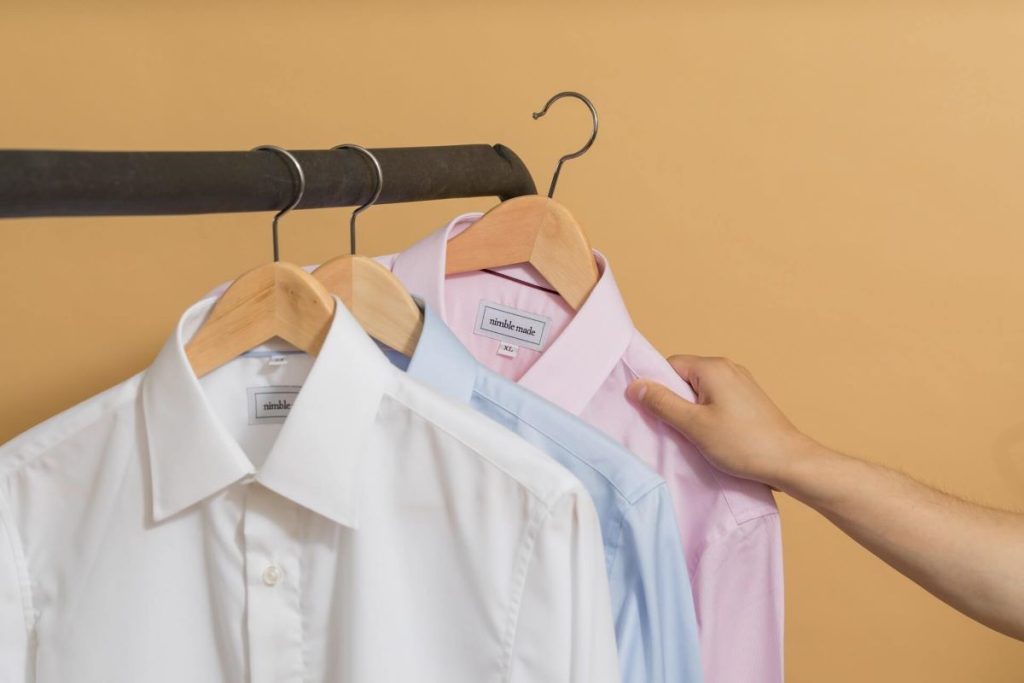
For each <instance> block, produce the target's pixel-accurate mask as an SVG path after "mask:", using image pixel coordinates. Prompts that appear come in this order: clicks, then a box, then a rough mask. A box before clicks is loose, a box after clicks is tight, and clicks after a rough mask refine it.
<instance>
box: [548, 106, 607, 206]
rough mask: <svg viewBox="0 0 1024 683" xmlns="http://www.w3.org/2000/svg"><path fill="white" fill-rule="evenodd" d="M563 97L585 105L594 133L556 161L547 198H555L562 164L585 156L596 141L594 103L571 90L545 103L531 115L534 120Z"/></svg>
mask: <svg viewBox="0 0 1024 683" xmlns="http://www.w3.org/2000/svg"><path fill="white" fill-rule="evenodd" d="M563 97H575V98H576V99H577V100H580V101H581V102H583V104H585V105H587V109H589V110H590V116H591V117H592V118H593V119H594V132H593V133H591V134H590V139H589V140H587V144H585V145H583V146H582V147H580V148H579V149H578V150H577V151H575V152H573V153H572V154H566V155H565V156H564V157H562V158H561V159H559V160H558V166H555V174H554V175H553V176H551V187H549V188H548V197H554V196H555V185H557V184H558V176H559V175H560V174H561V173H562V164H564V163H565V162H567V161H569V160H570V159H575V158H577V157H581V156H583V155H584V154H586V153H587V150H589V149H590V147H591V145H593V144H594V140H596V139H597V107H595V106H594V103H593V102H591V101H590V99H589V98H588V97H587V96H586V95H583V94H581V93H578V92H574V91H572V90H566V91H565V92H560V93H558V94H557V95H555V96H554V97H552V98H551V99H550V100H548V101H547V103H546V104H545V105H544V108H543V109H541V110H540V111H535V112H534V113H533V118H534V120H536V119H539V118H540V117H542V116H544V115H545V114H547V113H548V109H549V108H550V107H551V105H552V104H554V103H555V102H557V101H558V100H560V99H562V98H563Z"/></svg>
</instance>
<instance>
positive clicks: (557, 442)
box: [473, 390, 664, 505]
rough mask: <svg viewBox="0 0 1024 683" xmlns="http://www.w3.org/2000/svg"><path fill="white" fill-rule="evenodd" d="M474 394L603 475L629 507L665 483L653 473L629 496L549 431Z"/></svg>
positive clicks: (477, 393) (492, 400) (478, 394)
mask: <svg viewBox="0 0 1024 683" xmlns="http://www.w3.org/2000/svg"><path fill="white" fill-rule="evenodd" d="M473 393H474V394H476V395H477V396H479V397H480V398H481V399H483V400H485V401H487V402H488V403H490V404H491V405H493V406H494V407H496V408H497V409H499V410H501V411H503V412H505V413H507V414H509V415H511V416H512V417H514V418H515V419H517V420H519V421H520V422H522V423H523V424H525V425H527V426H529V427H530V428H531V429H534V430H536V431H537V432H539V433H540V434H543V435H544V436H545V437H546V438H547V439H549V440H550V441H552V442H553V443H554V444H555V445H557V446H558V447H559V448H561V449H562V450H564V451H565V452H566V453H568V454H569V455H571V456H572V457H573V458H574V459H575V460H578V461H579V462H580V463H582V464H583V465H585V466H586V467H588V468H589V469H591V470H593V471H594V472H597V473H598V474H600V475H601V478H603V479H604V480H605V481H607V482H608V484H609V485H610V486H611V487H612V488H613V489H615V493H616V495H618V496H619V497H620V498H621V499H622V500H623V501H625V502H626V503H628V504H629V505H632V504H633V503H634V502H635V501H636V500H637V499H638V498H642V497H643V496H644V495H646V494H647V492H648V491H649V490H650V489H651V488H655V487H657V486H658V485H659V484H662V483H664V482H663V480H662V479H661V477H659V476H658V475H657V473H654V472H652V473H651V474H652V479H653V480H654V481H652V482H651V484H650V486H649V487H648V488H647V489H643V488H642V489H640V490H641V493H634V494H632V495H629V494H627V493H626V492H625V491H623V490H622V489H621V488H619V487H618V485H616V483H615V482H614V481H612V480H611V478H609V477H608V475H606V474H605V473H604V472H602V471H601V470H599V469H597V468H596V467H594V465H592V464H591V463H589V462H587V461H586V460H584V459H583V458H581V457H580V456H579V455H577V454H576V452H575V451H574V450H573V449H571V448H569V447H568V446H566V445H565V444H564V443H562V441H561V440H560V439H558V438H557V437H554V436H552V435H551V434H550V433H548V431H547V430H545V429H541V428H540V427H538V426H537V425H536V424H535V423H534V422H532V421H530V420H529V419H528V418H526V417H523V416H522V415H520V414H518V413H513V412H512V411H511V410H509V409H507V408H505V407H504V406H503V405H501V404H500V403H498V402H497V401H495V400H494V399H492V398H491V397H490V396H486V395H485V394H482V393H480V392H478V391H476V390H474V391H473ZM591 428H592V429H595V428H594V427H591ZM614 445H615V447H617V448H621V449H622V450H623V452H625V453H627V454H629V456H630V457H634V458H635V457H636V456H634V455H632V454H631V453H629V452H628V451H627V450H626V449H625V447H623V446H620V445H619V444H614ZM640 464H642V463H640ZM644 467H646V465H645V466H644Z"/></svg>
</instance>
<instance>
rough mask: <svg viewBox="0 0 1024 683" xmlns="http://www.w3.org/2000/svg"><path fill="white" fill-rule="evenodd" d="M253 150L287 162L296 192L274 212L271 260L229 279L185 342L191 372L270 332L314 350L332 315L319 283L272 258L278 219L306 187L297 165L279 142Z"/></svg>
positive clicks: (200, 372)
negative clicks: (273, 154) (296, 184)
mask: <svg viewBox="0 0 1024 683" xmlns="http://www.w3.org/2000/svg"><path fill="white" fill-rule="evenodd" d="M256 150H270V151H274V152H277V153H278V154H281V155H282V156H284V157H285V158H287V159H288V160H289V161H291V163H292V165H293V167H294V170H295V171H296V172H297V175H298V179H299V188H298V192H297V193H296V196H295V199H294V200H293V201H292V203H291V204H289V205H288V206H287V207H285V208H284V209H282V210H281V211H278V212H277V214H275V215H274V220H273V239H274V260H273V262H271V263H267V264H264V265H262V266H257V267H256V268H253V269H252V270H250V271H248V272H246V273H244V274H243V275H242V276H241V277H239V278H238V279H236V280H235V281H234V282H232V283H231V285H230V286H229V287H228V288H227V290H226V291H225V292H224V293H223V294H222V295H221V296H220V298H219V299H217V302H216V303H215V304H214V306H213V310H211V311H210V314H209V316H207V318H206V320H205V321H204V322H203V324H202V325H201V326H200V327H199V329H198V330H197V331H196V333H195V335H194V336H193V337H192V339H191V340H190V341H189V343H188V345H187V346H186V347H185V353H186V355H187V357H188V360H189V363H190V364H191V366H192V370H193V372H195V374H196V376H197V377H202V376H203V375H205V374H207V373H208V372H210V371H211V370H214V369H216V368H218V367H220V366H222V365H224V364H225V363H227V362H228V361H230V360H233V359H234V358H237V357H238V356H240V355H241V354H243V353H245V352H246V351H248V350H250V349H252V348H254V347H256V346H259V345H260V344H263V343H265V342H267V341H269V340H270V339H273V338H274V337H280V338H281V339H284V340H285V341H287V342H288V343H289V344H291V345H292V346H295V347H296V348H298V349H301V350H302V351H305V352H306V353H308V354H311V355H316V354H317V353H318V352H319V351H320V347H321V346H322V345H323V342H324V339H325V338H326V336H327V332H328V330H329V329H330V325H331V320H333V318H334V308H335V304H334V299H333V298H332V297H331V295H330V293H329V292H328V291H327V290H326V289H325V288H324V286H323V285H322V284H320V282H318V281H317V280H316V279H314V278H313V277H312V276H311V275H310V274H309V273H307V272H306V271H304V270H302V269H301V268H299V267H298V266H296V265H294V264H291V263H281V262H280V261H279V260H278V259H279V257H280V254H279V249H278V239H277V226H278V221H279V220H280V218H281V216H283V215H285V214H286V213H288V212H289V211H291V210H292V209H293V208H295V207H296V206H297V205H298V203H299V202H300V201H301V200H302V195H303V193H304V191H305V189H306V178H305V175H304V174H303V172H302V166H300V165H299V162H298V160H297V159H296V158H295V157H294V156H292V154H291V153H289V152H288V151H287V150H284V149H282V148H280V147H276V146H273V145H264V146H261V147H257V148H256ZM256 150H253V151H256Z"/></svg>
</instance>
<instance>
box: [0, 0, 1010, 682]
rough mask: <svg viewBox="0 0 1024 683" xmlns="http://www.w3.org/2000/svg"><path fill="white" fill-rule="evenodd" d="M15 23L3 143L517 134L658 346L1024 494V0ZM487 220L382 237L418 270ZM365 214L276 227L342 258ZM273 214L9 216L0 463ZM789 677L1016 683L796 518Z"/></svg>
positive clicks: (0, 257)
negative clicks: (444, 238) (351, 219)
mask: <svg viewBox="0 0 1024 683" xmlns="http://www.w3.org/2000/svg"><path fill="white" fill-rule="evenodd" d="M91 4H92V6H89V7H87V6H86V4H84V3H72V2H60V3H38V2H37V3H30V2H24V3H12V2H10V1H9V0H5V1H4V2H2V3H0V74H2V96H0V100H2V106H0V147H49V148H94V149H182V150H183V149H246V148H249V147H252V146H254V145H257V144H262V143H276V144H279V145H283V146H286V147H292V148H300V149H303V148H326V147H329V146H331V145H334V144H338V143H341V142H359V143H362V144H365V145H369V146H400V145H427V144H447V143H468V142H503V143H505V144H508V145H510V146H511V147H513V149H515V150H517V151H518V152H519V153H520V154H521V155H522V156H523V158H524V160H525V161H526V162H527V163H528V164H529V165H530V167H531V168H532V169H533V171H534V173H535V176H536V178H537V180H538V185H541V186H546V185H547V180H548V177H549V173H550V170H551V167H552V165H553V162H554V161H555V159H556V158H557V157H558V156H559V154H561V153H563V152H564V151H568V150H570V149H573V148H575V147H576V146H577V144H579V142H581V141H582V140H583V139H585V136H586V134H587V125H588V123H587V117H586V115H585V113H584V111H583V109H582V107H578V106H577V105H576V104H572V103H565V102H563V103H559V106H558V107H557V108H556V110H555V111H553V112H552V114H551V115H549V116H548V117H547V118H545V119H543V120H542V121H539V122H534V121H532V120H531V119H530V116H529V114H530V112H531V111H533V110H534V109H535V108H536V107H539V106H540V105H541V104H542V103H543V102H544V100H545V99H546V98H547V97H548V96H549V95H551V94H553V93H555V92H557V91H558V90H561V89H566V88H575V89H579V90H582V91H583V92H585V93H587V94H589V95H590V96H591V97H592V98H593V99H594V100H595V101H596V103H597V104H598V106H599V107H600V111H601V116H602V124H603V130H602V135H601V137H600V139H599V140H598V143H597V145H596V146H595V147H594V148H593V150H592V152H591V153H590V155H589V156H587V157H585V158H584V159H582V160H580V161H577V162H574V163H572V164H571V165H569V166H567V168H566V171H565V174H564V176H563V181H562V184H561V186H560V191H559V193H558V198H559V199H560V200H561V201H562V202H563V203H565V204H566V205H568V206H569V207H570V208H571V209H572V210H573V211H574V213H575V214H576V215H577V217H578V218H579V219H580V221H581V222H582V223H583V225H585V226H586V228H587V230H588V232H589V234H590V235H591V237H592V239H593V241H594V243H595V244H596V245H597V246H598V247H599V248H601V249H602V250H604V251H605V252H606V253H607V254H608V255H609V256H610V258H611V260H612V263H613V265H614V267H615V269H616V274H617V276H618V279H619V281H620V284H621V286H622V288H623V290H624V292H625V295H626V297H627V300H628V302H629V305H630V308H631V310H632V312H633V314H634V316H635V318H636V320H637V322H638V325H639V327H640V328H641V329H643V330H644V331H646V332H647V333H648V334H649V336H650V337H651V338H652V340H653V341H654V342H655V343H656V344H657V345H658V346H659V348H661V349H662V350H663V351H664V352H666V353H669V352H677V351H679V352H681V351H685V352H693V353H708V354H725V355H729V356H733V357H735V358H737V359H740V360H742V362H744V363H745V364H746V365H748V366H749V367H750V368H752V369H753V370H754V372H755V373H756V374H757V376H758V377H759V378H760V379H761V380H762V381H763V383H764V384H765V385H766V386H767V387H768V388H769V389H770V391H771V392H772V393H773V394H774V396H775V397H777V399H778V400H779V402H780V403H781V404H782V405H783V406H784V407H785V408H786V409H787V410H788V411H789V412H790V413H791V415H792V416H793V418H794V419H795V420H796V421H797V422H798V423H799V424H800V425H801V426H803V427H804V428H806V429H807V430H809V431H810V432H811V433H813V434H814V435H816V436H818V437H819V438H820V439H822V440H824V441H826V442H829V443H831V444H834V445H836V446H839V447H842V448H845V449H847V450H849V451H852V452H855V453H859V454H862V455H865V456H867V457H869V458H872V459H875V460H878V461H880V462H884V463H887V464H889V465H891V466H894V467H897V468H900V469H904V470H906V471H908V472H910V473H912V474H914V475H916V476H919V477H921V478H923V479H925V480H927V481H929V482H932V483H934V484H937V485H939V486H942V487H944V488H946V489H949V490H952V491H955V492H958V493H960V494H962V495H964V496H968V497H970V498H973V499H977V500H980V501H985V502H989V503H992V504H996V505H1003V506H1014V507H1020V505H1021V500H1022V497H1024V304H1022V301H1024V298H1022V294H1024V269H1022V267H1021V262H1022V260H1024V127H1022V121H1024V87H1022V83H1024V81H1022V74H1024V8H1022V6H1021V5H1020V4H1019V3H1003V2H972V3H967V2H964V3H951V2H934V3H930V4H924V3H920V4H906V5H904V6H903V7H902V8H900V9H897V8H893V7H886V6H883V4H882V3H874V2H859V1H858V2H853V1H850V2H845V3H843V2H833V3H796V2H786V3H767V2H761V3H749V4H742V3H710V2H708V3H693V2H689V3H669V2H663V3H650V2H646V3H645V2H639V3H632V4H629V5H628V7H627V3H619V4H616V5H612V4H602V3H595V2H590V3H563V4H561V5H559V6H557V7H556V6H553V5H549V4H542V3H537V4H535V5H529V4H519V5H515V6H512V5H511V4H510V3H504V4H501V5H497V4H494V5H492V6H489V7H484V6H482V5H481V4H480V3H468V2H467V3H465V5H464V6H463V5H460V4H457V3H447V4H445V3H422V4H421V3H407V4H390V5H385V4H384V3H373V2H362V3H351V2H349V3H342V2H331V3H329V2H312V1H309V2H293V3H265V2H246V3H242V2H232V3H220V2H205V3H199V2H180V1H179V2H177V3H166V5H167V7H164V8H156V7H155V6H154V7H148V8H147V7H143V6H142V3H123V4H115V3H113V2H99V3H91ZM490 204H491V201H489V200H470V201H448V202H436V203H430V204H421V205H406V206H387V207H380V208H377V209H375V210H372V211H370V212H368V213H367V214H366V215H365V217H364V219H363V221H362V222H361V226H362V233H361V234H362V239H361V244H362V245H364V248H365V250H366V251H367V252H370V253H382V252H386V251H392V250H396V249H400V248H401V247H403V246H404V245H407V244H409V243H410V242H411V241H412V240H414V239H416V238H418V237H420V236H422V235H424V234H426V233H427V232H428V231H430V230H431V229H432V228H434V227H435V226H437V225H438V224H439V223H441V222H442V221H444V220H445V219H446V218H448V217H450V216H451V215H453V214H455V213H458V212H462V211H464V210H471V209H476V208H485V207H487V206H489V205H490ZM346 216H347V212H344V211H341V210H335V211H316V212H304V213H303V215H299V216H294V217H290V218H288V219H286V221H285V222H284V223H283V239H282V250H283V254H284V257H285V258H286V259H289V260H293V261H298V262H314V261H319V260H322V259H324V258H327V257H329V256H331V255H333V254H335V253H336V252H338V251H339V250H340V248H341V245H342V244H343V234H344V225H345V221H346ZM269 249H270V244H269V215H260V214H249V215H225V216H201V217H159V218H116V219H103V218H101V219H61V220H49V219H47V220H12V221H5V222H2V223H0V326H2V327H3V334H2V337H0V338H2V341H0V360H2V362H3V364H4V369H3V391H2V392H0V441H5V440H6V439H7V438H9V437H12V436H14V435H15V434H17V433H18V432H20V431H22V430H23V429H26V428H28V427H30V426H31V425H33V424H35V423H36V422H38V421H40V420H42V419H44V418H46V417H47V416H49V415H51V414H53V413H55V412H58V411H60V410H62V409H63V408H66V407H68V406H70V405H72V404H73V403H75V402H77V401H79V400H81V399H83V398H86V397H88V396H90V395H92V394H94V393H96V392H97V391H99V390H101V389H103V388H105V387H107V386H109V385H111V384H113V383H116V382H118V381H119V380H121V379H123V378H125V377H127V376H128V375H130V374H132V373H134V372H136V371H138V370H139V369H141V368H143V367H144V366H145V365H146V364H147V363H148V361H149V360H150V359H151V357H152V356H153V354H154V353H155V352H156V350H157V349H158V347H159V345H160V344H161V343H162V340H163V339H164V338H165V336H166V335H167V334H168V333H169V331H170V329H171V326H172V325H173V323H174V322H175V320H176V318H177V316H178V314H179V313H180V312H181V311H182V310H183V308H184V307H185V306H186V305H187V304H189V303H190V302H191V301H193V300H194V299H196V298H197V297H199V296H200V295H201V294H203V293H204V292H205V291H206V290H207V289H208V288H209V287H210V286H211V285H213V284H215V283H218V282H220V281H222V280H224V279H227V278H230V277H233V276H234V275H236V274H237V273H239V272H240V271H242V270H244V269H246V268H249V267H251V266H253V265H256V264H258V263H260V262H261V261H263V260H265V259H266V258H268V255H269ZM779 503H780V506H781V508H782V512H783V518H784V530H785V548H786V563H787V629H788V631H787V664H788V679H789V680H791V681H801V682H802V681H814V682H819V681H830V682H835V683H842V682H846V681H849V682H851V683H852V682H857V683H861V682H862V681H929V682H931V683H941V682H954V681H956V682H960V681H972V682H973V681H984V682H989V681H992V682H997V681H998V682H1002V681H1006V682H1009V681H1021V680H1024V646H1022V645H1021V644H1019V643H1015V642H1013V641H1011V640H1009V639H1007V638H1004V637H1002V636H999V635H997V634H994V633H992V632H990V631H987V630H986V629H984V628H982V627H980V626H977V625H974V624H972V623H971V622H969V621H968V620H966V619H964V618H961V617H960V616H958V615H957V614H955V613H953V612H952V611H951V610H949V609H947V608H946V607H944V606H942V605H940V604H939V603H937V602H936V601H934V600H933V599H931V598H930V597H929V596H927V595H926V594H924V593H923V592H922V591H921V590H920V589H918V588H917V587H916V586H914V585H913V584H911V583H909V582H908V581H906V580H904V579H903V578H901V577H900V576H898V575H897V574H895V573H894V572H893V571H891V570H889V569H888V568H887V567H885V566H883V565H882V564H881V563H880V562H878V561H876V560H875V559H873V558H872V557H871V556H869V555H868V554H867V553H866V552H865V551H863V550H861V549H860V548H859V547H858V546H856V545H855V544H853V543H852V542H851V541H849V540H848V539H846V538H845V537H843V536H842V535H841V534H840V533H838V532H836V531H835V530H833V529H832V528H831V527H830V526H829V525H828V524H827V523H825V522H824V521H822V520H821V519H819V518H818V517H816V516H815V515H814V514H812V513H811V512H808V511H807V510H805V509H802V508H801V507H800V506H799V505H797V504H795V503H793V502H792V501H791V500H788V499H785V498H782V499H781V500H780V501H779Z"/></svg>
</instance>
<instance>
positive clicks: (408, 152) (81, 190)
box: [0, 144, 537, 218]
mask: <svg viewBox="0 0 1024 683" xmlns="http://www.w3.org/2000/svg"><path fill="white" fill-rule="evenodd" d="M371 151H372V152H373V154H374V155H375V156H376V157H377V159H378V160H379V161H380V165H381V168H382V169H383V177H384V188H383V192H382V193H381V195H380V199H379V200H378V203H397V202H415V201H425V200H430V199H451V198H457V197H499V198H500V199H502V200H505V199H510V198H512V197H518V196H522V195H530V194H536V193H537V188H536V185H535V184H534V182H533V178H532V177H531V176H530V173H529V170H528V169H527V168H526V165H525V164H523V162H522V160H521V159H520V158H519V157H518V156H516V154H515V152H513V151H512V150H511V149H509V148H508V147H505V146H504V145H493V146H492V145H486V144H477V145H449V146H440V147H391V148H380V149H371ZM293 154H294V155H295V157H296V158H297V159H298V160H299V163H300V164H301V165H302V169H303V172H304V174H305V176H306V192H305V194H304V195H303V198H302V202H301V203H300V204H299V205H298V206H297V207H296V208H297V209H318V208H326V207H340V206H357V205H359V204H362V203H363V202H365V201H367V200H368V199H369V198H370V197H371V196H372V194H373V191H374V185H375V182H376V180H375V176H374V173H373V169H372V168H371V167H370V164H369V162H368V161H367V160H366V159H365V158H364V157H362V156H361V155H360V154H359V153H358V152H357V151H355V150H352V149H343V150H336V151H332V150H304V151H296V152H293ZM295 188H296V180H295V178H294V173H293V172H292V170H291V169H290V168H289V167H288V164H287V163H285V162H284V161H283V160H282V159H281V157H280V156H279V155H276V154H271V153H268V152H266V151H253V152H87V151H81V152H79V151H51V150H0V218H16V217H32V216H146V215H170V214H198V213H229V212H240V211H272V210H275V209H280V208H282V207H284V206H287V205H288V203H289V202H290V201H291V200H292V198H293V197H294V196H295Z"/></svg>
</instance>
